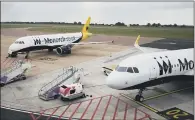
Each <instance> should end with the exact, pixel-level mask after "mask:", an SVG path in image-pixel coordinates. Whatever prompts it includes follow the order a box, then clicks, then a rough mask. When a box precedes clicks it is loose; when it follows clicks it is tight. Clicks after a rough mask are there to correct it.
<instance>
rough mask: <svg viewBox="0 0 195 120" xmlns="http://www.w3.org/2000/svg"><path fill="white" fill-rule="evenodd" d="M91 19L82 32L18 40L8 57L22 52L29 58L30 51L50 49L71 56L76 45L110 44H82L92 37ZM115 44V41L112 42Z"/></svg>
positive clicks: (12, 45) (9, 50) (35, 36)
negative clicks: (90, 31)
mask: <svg viewBox="0 0 195 120" xmlns="http://www.w3.org/2000/svg"><path fill="white" fill-rule="evenodd" d="M90 21H91V17H88V19H87V21H86V24H85V25H84V26H83V28H82V32H77V33H64V34H63V33H62V34H49V35H34V36H25V37H21V38H18V39H17V40H16V41H15V42H14V43H13V44H11V45H10V47H9V49H8V57H16V56H17V54H18V53H20V52H26V53H27V55H26V56H25V58H27V57H28V54H29V52H30V51H35V50H43V49H48V51H49V52H51V51H53V49H56V52H57V54H59V55H63V54H70V53H71V48H72V47H73V46H74V45H85V44H103V43H108V42H109V41H108V42H80V41H84V40H86V39H87V38H88V37H90V36H91V35H92V33H89V32H88V29H89V25H90ZM111 42H112V43H113V41H111Z"/></svg>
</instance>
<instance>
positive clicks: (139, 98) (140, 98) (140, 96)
mask: <svg viewBox="0 0 195 120" xmlns="http://www.w3.org/2000/svg"><path fill="white" fill-rule="evenodd" d="M143 91H144V88H143V89H139V92H138V94H137V95H136V96H135V101H139V102H143V101H144V97H143V96H142V94H143Z"/></svg>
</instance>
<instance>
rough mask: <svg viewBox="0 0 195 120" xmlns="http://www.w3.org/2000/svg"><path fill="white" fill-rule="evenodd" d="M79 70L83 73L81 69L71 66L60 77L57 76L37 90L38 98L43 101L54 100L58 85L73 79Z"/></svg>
mask: <svg viewBox="0 0 195 120" xmlns="http://www.w3.org/2000/svg"><path fill="white" fill-rule="evenodd" d="M79 70H80V71H83V69H76V68H74V67H73V66H71V67H70V68H68V69H66V70H65V72H63V73H62V74H61V75H58V77H57V78H55V79H54V80H52V81H51V82H49V83H47V84H46V85H44V86H43V87H42V88H41V89H40V90H39V93H38V96H39V98H41V99H43V100H50V99H55V98H56V97H57V96H58V93H59V85H60V84H62V83H63V82H65V81H67V80H68V79H70V78H71V77H73V76H74V75H75V73H76V72H78V71H79ZM63 71H64V70H63Z"/></svg>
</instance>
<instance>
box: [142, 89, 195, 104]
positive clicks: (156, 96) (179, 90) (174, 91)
mask: <svg viewBox="0 0 195 120" xmlns="http://www.w3.org/2000/svg"><path fill="white" fill-rule="evenodd" d="M193 87H194V86H191V87H187V88H182V89H178V90H173V91H170V92H166V93H163V94H158V95H154V96H151V97H147V98H145V99H144V101H147V100H151V99H155V98H159V97H162V96H166V95H169V94H173V93H177V92H181V91H184V90H187V89H191V88H193Z"/></svg>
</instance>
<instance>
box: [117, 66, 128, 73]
mask: <svg viewBox="0 0 195 120" xmlns="http://www.w3.org/2000/svg"><path fill="white" fill-rule="evenodd" d="M115 70H116V71H118V72H126V71H127V67H119V66H117V67H116V69H115Z"/></svg>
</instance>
